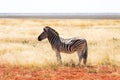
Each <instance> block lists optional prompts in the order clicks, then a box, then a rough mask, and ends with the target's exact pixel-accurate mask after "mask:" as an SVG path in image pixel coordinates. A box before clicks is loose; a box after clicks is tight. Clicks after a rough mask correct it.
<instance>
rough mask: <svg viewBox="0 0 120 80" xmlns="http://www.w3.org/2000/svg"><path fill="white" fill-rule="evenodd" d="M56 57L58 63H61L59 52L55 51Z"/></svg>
mask: <svg viewBox="0 0 120 80" xmlns="http://www.w3.org/2000/svg"><path fill="white" fill-rule="evenodd" d="M56 57H57V62H58V63H59V64H62V60H61V55H60V52H58V51H56Z"/></svg>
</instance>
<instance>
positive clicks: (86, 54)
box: [83, 42, 88, 65]
mask: <svg viewBox="0 0 120 80" xmlns="http://www.w3.org/2000/svg"><path fill="white" fill-rule="evenodd" d="M83 54H84V55H83V63H84V64H85V65H86V63H87V57H88V46H87V42H86V46H85V51H84V53H83Z"/></svg>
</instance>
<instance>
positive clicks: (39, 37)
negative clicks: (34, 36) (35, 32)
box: [38, 27, 48, 41]
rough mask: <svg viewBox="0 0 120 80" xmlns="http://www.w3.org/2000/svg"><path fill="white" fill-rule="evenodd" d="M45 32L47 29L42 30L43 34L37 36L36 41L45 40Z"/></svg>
mask: <svg viewBox="0 0 120 80" xmlns="http://www.w3.org/2000/svg"><path fill="white" fill-rule="evenodd" d="M47 31H48V27H45V28H43V32H42V33H41V34H40V35H39V36H38V41H41V40H43V39H45V38H47V36H48V35H47Z"/></svg>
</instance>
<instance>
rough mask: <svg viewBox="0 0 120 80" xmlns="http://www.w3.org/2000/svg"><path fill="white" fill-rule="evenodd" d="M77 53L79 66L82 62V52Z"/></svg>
mask: <svg viewBox="0 0 120 80" xmlns="http://www.w3.org/2000/svg"><path fill="white" fill-rule="evenodd" d="M77 53H78V58H79V63H78V65H79V66H80V64H81V61H82V58H83V56H82V51H78V52H77Z"/></svg>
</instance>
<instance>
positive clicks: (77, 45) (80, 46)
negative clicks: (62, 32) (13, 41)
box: [38, 26, 88, 64]
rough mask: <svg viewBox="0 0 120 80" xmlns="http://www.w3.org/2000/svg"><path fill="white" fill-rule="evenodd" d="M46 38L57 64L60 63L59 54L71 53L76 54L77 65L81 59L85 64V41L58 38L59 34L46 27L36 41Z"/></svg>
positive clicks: (86, 52) (86, 53) (86, 50)
mask: <svg viewBox="0 0 120 80" xmlns="http://www.w3.org/2000/svg"><path fill="white" fill-rule="evenodd" d="M45 38H48V41H49V43H50V44H51V46H52V49H53V50H54V51H55V52H56V57H57V60H58V62H60V63H62V60H61V55H60V52H64V53H68V54H71V53H73V52H77V53H78V57H79V64H80V63H81V60H82V59H83V63H84V64H86V62H87V55H88V46H87V41H86V40H85V39H80V38H77V37H74V38H70V39H64V38H61V37H59V34H58V33H57V32H56V31H55V30H54V29H52V28H50V27H48V26H46V27H45V28H44V31H43V32H42V33H41V34H40V35H39V37H38V40H39V41H41V40H43V39H45Z"/></svg>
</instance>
